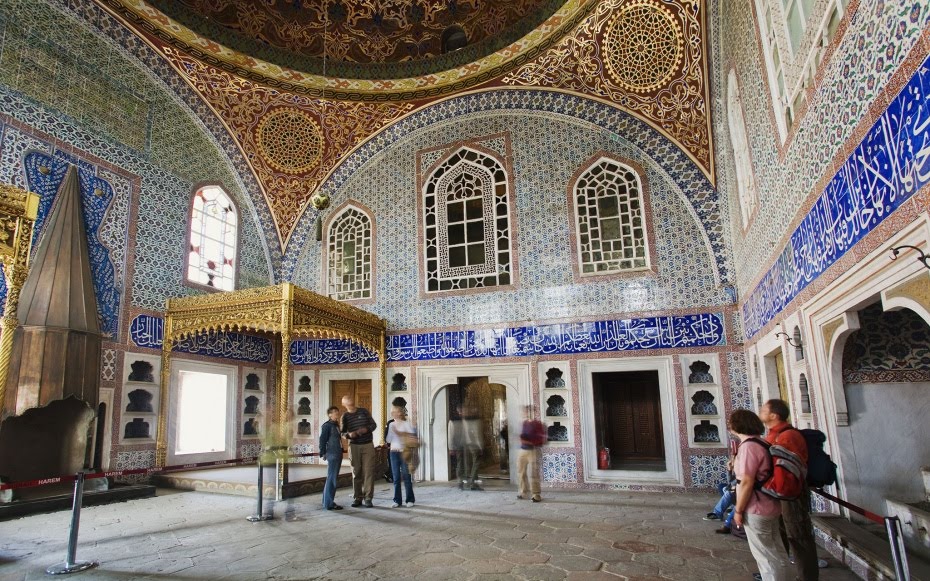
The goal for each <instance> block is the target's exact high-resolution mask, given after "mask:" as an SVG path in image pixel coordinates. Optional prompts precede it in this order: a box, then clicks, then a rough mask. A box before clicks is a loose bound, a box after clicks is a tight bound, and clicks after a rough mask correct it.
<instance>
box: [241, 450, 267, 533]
mask: <svg viewBox="0 0 930 581" xmlns="http://www.w3.org/2000/svg"><path fill="white" fill-rule="evenodd" d="M255 465H256V466H258V503H257V504H258V506H257V507H256V509H255V514H253V515H252V516H248V517H246V518H245V520H247V521H249V522H259V521H263V520H271V519H272V518H274V515H270V514H269V515H267V516H266V515H264V514H262V493H263V490H262V488H263V487H264V483H265V477H264V470H263V467H262V459H261V457H260V456H259V458H258V460H256V462H255Z"/></svg>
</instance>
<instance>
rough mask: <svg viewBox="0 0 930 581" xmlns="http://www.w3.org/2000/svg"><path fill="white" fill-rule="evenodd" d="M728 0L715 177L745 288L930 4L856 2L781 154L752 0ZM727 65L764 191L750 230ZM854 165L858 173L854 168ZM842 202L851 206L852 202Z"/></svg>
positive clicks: (811, 255)
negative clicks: (736, 158)
mask: <svg viewBox="0 0 930 581" xmlns="http://www.w3.org/2000/svg"><path fill="white" fill-rule="evenodd" d="M724 4H725V3H724V2H714V3H713V10H712V14H713V19H714V25H713V27H714V28H715V29H716V30H718V31H719V36H720V38H721V41H720V44H721V45H722V47H723V48H722V51H721V55H720V57H718V58H719V60H720V63H719V65H720V66H716V67H714V68H713V70H714V71H715V72H716V79H715V82H714V86H715V137H716V139H717V147H716V151H717V154H718V167H720V168H723V170H722V173H721V177H722V179H721V180H720V182H719V184H718V185H719V187H720V189H721V190H722V192H721V197H722V198H725V199H728V200H731V203H730V206H731V208H730V216H731V222H732V223H733V224H734V227H733V231H734V240H735V244H734V256H735V264H736V281H737V284H738V287H739V293H740V297H741V298H742V297H743V296H745V295H747V294H748V293H750V292H751V291H752V290H753V289H751V288H749V285H750V284H751V283H752V282H753V280H755V279H756V278H757V277H758V276H759V275H761V274H762V273H761V272H760V267H761V266H765V265H768V264H769V262H770V260H772V258H773V257H774V256H775V255H777V254H780V253H781V252H782V251H783V250H784V249H783V247H782V246H781V245H778V243H779V241H780V240H781V238H782V237H783V236H784V235H786V234H787V233H786V231H785V229H786V226H787V225H788V224H790V223H791V222H792V221H793V220H794V219H795V218H796V217H797V212H798V208H802V207H804V202H805V201H806V200H807V199H808V197H809V196H810V195H811V194H817V193H819V192H813V191H812V190H813V188H814V185H815V184H816V182H817V180H818V179H820V178H821V176H823V175H825V174H829V173H831V170H830V167H831V165H832V161H833V158H834V156H835V155H836V153H837V152H838V151H839V150H840V149H841V148H842V147H843V145H844V143H845V142H846V141H847V139H849V137H850V136H851V135H852V132H853V130H854V129H855V128H856V126H857V124H858V123H859V121H860V120H861V119H862V118H864V117H867V116H868V113H869V107H870V106H871V105H872V104H873V102H874V101H875V98H876V96H877V95H878V94H879V92H880V91H881V90H882V89H883V88H884V86H885V84H886V83H887V81H888V80H889V78H890V77H891V75H892V74H893V73H894V72H895V71H896V70H897V69H898V68H899V67H900V66H901V64H902V62H903V61H904V59H905V57H906V56H907V55H908V53H909V52H910V51H911V50H912V49H913V48H914V46H915V45H916V44H917V43H918V42H919V39H920V34H921V32H922V30H923V29H924V28H925V27H926V26H927V23H928V18H930V4H928V3H926V2H911V1H908V0H886V1H881V2H870V1H861V2H858V3H853V4H858V8H857V10H856V12H855V13H854V15H853V18H852V19H851V20H850V22H849V26H848V28H847V29H846V32H845V34H844V35H843V37H842V39H841V41H840V43H839V45H838V46H837V47H836V50H835V52H834V54H833V56H832V58H831V59H830V61H829V62H828V63H827V65H826V67H825V68H824V70H823V72H822V75H823V76H822V80H821V82H820V84H819V85H818V87H817V90H816V93H815V95H814V97H813V99H812V100H811V101H810V103H809V104H808V108H807V112H806V114H805V115H804V116H803V118H802V119H801V120H800V124H799V126H798V127H797V129H796V132H795V134H794V135H793V137H791V140H790V142H789V143H788V147H787V150H786V151H785V152H784V155H783V156H782V154H780V152H779V147H780V140H779V137H778V136H777V132H776V130H775V126H774V119H773V109H772V103H771V98H770V91H769V87H768V85H767V84H766V82H765V80H764V79H765V77H766V71H765V70H764V68H763V66H764V62H765V59H764V57H763V55H762V54H760V44H759V40H758V37H757V33H758V27H757V23H756V21H755V11H754V9H753V7H752V5H753V2H739V3H736V4H735V5H733V6H730V5H729V4H726V5H725V6H724ZM731 66H735V68H736V72H737V75H738V77H739V82H740V93H741V96H742V105H743V112H744V117H745V120H746V125H747V133H748V136H749V140H750V146H751V149H752V162H753V170H754V174H755V179H756V186H757V189H758V191H759V192H760V200H759V209H758V214H757V216H756V218H755V220H754V221H753V222H752V225H751V227H750V229H749V231H748V232H747V233H746V235H745V236H744V235H742V234H741V233H740V229H739V227H738V226H735V224H738V223H739V218H738V211H739V210H738V207H736V203H737V202H736V200H737V199H738V198H737V195H736V190H735V181H734V180H733V179H732V171H731V168H732V164H733V161H732V152H731V151H730V148H729V144H728V142H726V141H725V140H728V139H729V134H728V131H727V128H726V120H727V116H726V99H725V95H726V78H727V74H728V72H729V69H730V67H731ZM854 173H856V174H858V173H859V171H858V169H857V170H856V171H855V172H854ZM844 206H845V207H847V208H849V209H851V207H850V206H849V204H848V203H844ZM817 233H818V234H820V233H823V232H822V231H821V232H817ZM776 245H778V246H776ZM773 246H776V247H775V248H773ZM797 248H798V249H799V250H802V253H803V254H804V255H805V259H810V260H811V261H812V262H815V263H816V262H819V261H821V260H822V256H825V255H823V254H821V253H822V250H821V249H819V248H811V249H810V251H806V250H804V249H803V248H801V247H800V246H798V247H797ZM773 251H774V252H773ZM775 286H776V287H777V288H775V289H773V292H775V293H781V292H785V291H784V290H782V289H781V285H778V284H776V285H775ZM776 312H777V308H776ZM770 314H771V313H770ZM757 328H758V324H756V325H753V328H752V330H747V334H749V335H751V334H752V332H753V331H754V330H755V329H757Z"/></svg>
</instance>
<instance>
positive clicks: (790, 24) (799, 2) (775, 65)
mask: <svg viewBox="0 0 930 581" xmlns="http://www.w3.org/2000/svg"><path fill="white" fill-rule="evenodd" d="M755 4H756V14H757V18H758V22H759V33H760V35H761V37H762V52H763V53H764V57H765V65H766V69H767V70H768V81H769V89H770V90H771V95H772V102H773V104H774V106H775V120H776V125H777V127H778V134H779V136H780V137H781V139H782V141H784V140H785V139H786V137H787V135H788V130H789V129H790V128H791V126H792V124H793V123H794V122H795V120H796V119H797V116H798V113H799V111H800V109H801V108H802V107H803V106H804V102H805V99H806V95H807V89H809V88H810V87H811V86H812V85H813V84H814V80H815V79H816V77H817V70H818V69H819V68H820V67H821V65H822V63H823V59H824V56H825V55H826V53H827V47H828V46H829V45H830V43H831V42H832V41H833V40H834V38H835V37H836V33H837V29H838V28H839V25H840V21H841V20H842V19H843V15H844V14H845V13H846V6H847V5H848V4H849V0H822V1H819V2H815V1H814V0H755Z"/></svg>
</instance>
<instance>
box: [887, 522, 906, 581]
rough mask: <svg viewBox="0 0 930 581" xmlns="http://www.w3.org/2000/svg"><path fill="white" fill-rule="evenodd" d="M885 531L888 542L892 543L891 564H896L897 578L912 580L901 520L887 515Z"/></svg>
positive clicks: (895, 574) (895, 572) (900, 580)
mask: <svg viewBox="0 0 930 581" xmlns="http://www.w3.org/2000/svg"><path fill="white" fill-rule="evenodd" d="M885 531H886V532H887V533H888V543H889V544H890V545H891V564H892V565H894V576H895V579H897V580H898V581H910V579H911V572H910V569H909V568H908V566H907V552H906V551H905V550H904V531H903V530H902V529H901V520H900V519H899V518H898V517H896V516H886V517H885Z"/></svg>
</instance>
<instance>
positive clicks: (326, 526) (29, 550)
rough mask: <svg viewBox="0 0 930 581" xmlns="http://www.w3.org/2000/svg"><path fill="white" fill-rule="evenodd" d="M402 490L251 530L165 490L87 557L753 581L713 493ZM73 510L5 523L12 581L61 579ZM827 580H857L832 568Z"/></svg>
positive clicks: (439, 573)
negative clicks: (411, 495) (708, 517)
mask: <svg viewBox="0 0 930 581" xmlns="http://www.w3.org/2000/svg"><path fill="white" fill-rule="evenodd" d="M392 495H393V492H392V489H391V487H390V486H388V485H385V484H383V483H381V484H379V485H378V486H377V487H376V492H375V507H374V508H370V509H364V508H358V509H352V508H349V507H348V504H349V502H350V500H349V499H347V498H346V490H344V489H342V490H340V494H339V498H337V501H338V502H341V503H342V504H343V505H345V506H346V507H347V508H346V509H345V510H342V511H324V510H322V509H321V508H320V497H319V495H318V494H317V495H311V496H307V497H302V498H299V499H296V500H295V501H294V504H293V506H294V507H295V508H296V510H297V514H298V517H299V519H298V520H296V521H294V522H289V521H285V520H284V519H283V518H281V517H282V516H283V515H282V514H281V512H282V511H283V510H284V506H283V504H279V505H278V506H277V507H276V509H275V510H276V511H277V513H278V514H277V516H278V518H277V519H275V520H272V521H266V522H258V523H250V522H247V521H246V520H245V517H246V516H249V515H251V514H252V513H253V512H254V510H255V502H254V500H251V499H246V498H243V497H236V496H228V495H218V494H208V493H203V492H178V491H169V490H159V491H158V496H156V497H155V498H147V499H137V500H131V501H128V502H123V503H119V504H110V505H105V506H95V507H88V508H85V509H84V510H83V511H82V513H81V529H80V541H79V545H78V550H77V558H78V560H96V561H99V562H100V566H99V567H98V568H97V569H93V570H90V571H86V572H83V573H80V574H76V575H74V576H73V578H74V579H76V580H79V581H90V580H101V581H109V580H132V581H135V580H139V581H142V580H146V581H153V580H157V581H164V580H173V579H178V580H191V581H207V580H211V581H212V580H214V579H216V580H223V581H239V580H241V581H255V580H259V579H271V580H276V581H277V580H301V579H333V580H335V579H351V580H352V581H359V580H367V579H371V580H376V579H377V580H381V581H386V580H392V579H424V580H428V581H437V580H454V579H461V580H463V581H472V580H475V581H477V580H483V579H488V580H495V579H532V580H544V579H553V580H560V579H570V580H572V581H576V580H577V581H589V580H590V581H599V580H603V579H615V580H616V579H633V580H637V581H648V580H650V579H653V580H664V581H669V580H675V579H682V580H692V579H694V580H696V579H700V580H702V581H703V580H705V579H706V580H720V581H737V580H746V581H748V580H749V579H751V574H752V572H753V571H755V570H756V567H755V563H754V561H753V559H752V555H750V553H749V549H748V546H747V545H746V542H745V541H742V540H739V539H736V538H734V537H732V536H724V535H716V534H714V532H713V531H714V528H716V527H715V524H718V523H713V522H705V521H702V520H701V517H702V516H703V515H704V514H706V513H707V511H708V509H709V507H711V506H713V504H714V502H715V501H716V498H715V497H714V496H712V495H710V494H660V493H646V492H627V491H574V490H546V491H544V500H543V502H541V503H531V502H529V501H520V500H517V499H516V498H515V497H516V492H515V491H514V490H512V489H511V488H510V487H509V486H507V485H502V484H498V485H494V484H489V485H486V490H485V491H481V492H477V491H476V492H472V491H464V492H463V491H460V490H458V489H457V488H453V487H450V486H448V485H445V484H418V485H417V505H416V506H415V507H412V508H396V509H392V508H390V505H391V497H392ZM69 521H70V513H69V512H57V513H51V514H42V515H33V516H29V517H24V518H21V519H18V520H9V521H4V522H0V580H2V581H7V580H9V581H22V580H32V579H48V576H47V575H46V574H45V568H46V567H48V566H49V565H53V564H57V563H60V562H62V561H64V559H65V554H66V549H67V536H68V530H67V527H68V523H69ZM829 560H830V562H831V567H830V568H828V569H825V570H823V571H822V572H821V577H820V578H821V580H822V581H840V580H847V579H856V577H855V576H854V575H853V574H852V573H851V572H850V571H849V570H847V569H845V568H843V567H842V566H840V565H838V564H837V563H836V561H834V560H832V559H829Z"/></svg>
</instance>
